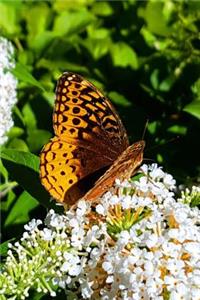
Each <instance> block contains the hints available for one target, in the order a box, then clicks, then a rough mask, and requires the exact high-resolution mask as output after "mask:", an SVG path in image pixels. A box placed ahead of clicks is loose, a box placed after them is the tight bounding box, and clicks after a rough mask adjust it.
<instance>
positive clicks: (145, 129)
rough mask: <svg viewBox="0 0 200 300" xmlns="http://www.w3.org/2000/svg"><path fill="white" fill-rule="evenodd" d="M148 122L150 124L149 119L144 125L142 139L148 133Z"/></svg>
mask: <svg viewBox="0 0 200 300" xmlns="http://www.w3.org/2000/svg"><path fill="white" fill-rule="evenodd" d="M148 124H149V119H147V120H146V123H145V126H144V130H143V133H142V140H144V136H145V134H146V131H147V127H148Z"/></svg>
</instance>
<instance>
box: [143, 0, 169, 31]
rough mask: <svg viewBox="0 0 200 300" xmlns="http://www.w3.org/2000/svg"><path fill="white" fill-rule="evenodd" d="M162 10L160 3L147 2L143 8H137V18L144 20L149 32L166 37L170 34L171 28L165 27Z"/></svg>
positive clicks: (161, 3)
mask: <svg viewBox="0 0 200 300" xmlns="http://www.w3.org/2000/svg"><path fill="white" fill-rule="evenodd" d="M163 8H164V7H163V2H161V1H148V2H147V5H146V6H145V7H144V6H140V7H139V9H138V16H139V17H142V18H144V19H145V21H146V23H147V28H148V29H149V31H150V32H152V33H155V34H158V35H162V36H167V35H168V34H170V33H171V28H170V27H168V26H167V21H166V19H165V16H164V14H163V11H164V10H163Z"/></svg>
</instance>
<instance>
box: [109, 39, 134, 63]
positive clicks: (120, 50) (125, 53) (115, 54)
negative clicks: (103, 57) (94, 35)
mask: <svg viewBox="0 0 200 300" xmlns="http://www.w3.org/2000/svg"><path fill="white" fill-rule="evenodd" d="M110 51H111V57H112V61H113V64H114V66H115V67H128V66H130V67H132V68H133V69H137V68H138V58H137V54H136V53H135V51H134V50H133V49H132V48H131V47H130V46H129V45H127V44H125V43H124V42H119V43H116V44H113V45H112V46H111V48H110Z"/></svg>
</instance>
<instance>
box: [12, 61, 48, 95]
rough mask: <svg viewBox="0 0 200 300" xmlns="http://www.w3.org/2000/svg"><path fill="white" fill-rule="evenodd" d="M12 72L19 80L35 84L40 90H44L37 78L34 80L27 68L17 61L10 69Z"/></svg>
mask: <svg viewBox="0 0 200 300" xmlns="http://www.w3.org/2000/svg"><path fill="white" fill-rule="evenodd" d="M12 73H13V75H14V76H16V77H17V78H18V79H19V80H21V81H24V82H26V83H28V84H30V85H32V86H36V87H38V88H40V89H41V90H42V91H45V89H44V87H43V86H42V84H41V83H40V82H39V81H38V80H36V79H35V78H34V77H33V75H31V73H30V72H29V71H28V70H27V68H26V67H25V66H24V65H22V64H20V63H17V64H16V66H15V68H14V69H13V70H12Z"/></svg>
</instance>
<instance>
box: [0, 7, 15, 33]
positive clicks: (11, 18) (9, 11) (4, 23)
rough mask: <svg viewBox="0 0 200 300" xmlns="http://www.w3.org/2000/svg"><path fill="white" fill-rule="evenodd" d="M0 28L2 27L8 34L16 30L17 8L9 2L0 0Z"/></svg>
mask: <svg viewBox="0 0 200 300" xmlns="http://www.w3.org/2000/svg"><path fill="white" fill-rule="evenodd" d="M0 12H1V18H0V28H1V29H2V28H3V29H4V30H5V31H6V32H7V33H8V34H14V33H15V32H17V31H18V26H17V20H18V19H17V17H18V16H17V10H16V9H15V5H11V4H10V3H9V2H7V3H6V1H4V3H2V2H0Z"/></svg>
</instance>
